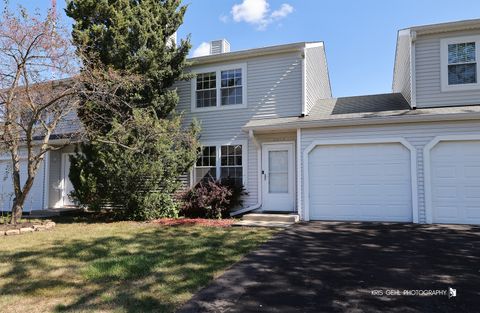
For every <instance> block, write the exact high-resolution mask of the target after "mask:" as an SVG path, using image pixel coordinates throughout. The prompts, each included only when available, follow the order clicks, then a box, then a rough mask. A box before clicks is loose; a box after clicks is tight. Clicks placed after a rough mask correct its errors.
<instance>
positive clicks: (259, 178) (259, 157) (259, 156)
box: [230, 130, 262, 216]
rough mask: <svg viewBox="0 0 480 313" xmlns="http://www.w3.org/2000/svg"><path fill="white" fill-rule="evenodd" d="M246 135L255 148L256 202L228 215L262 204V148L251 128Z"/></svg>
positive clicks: (240, 212) (248, 210)
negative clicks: (256, 173)
mask: <svg viewBox="0 0 480 313" xmlns="http://www.w3.org/2000/svg"><path fill="white" fill-rule="evenodd" d="M248 137H249V138H250V140H252V142H253V144H254V145H255V148H257V172H258V175H257V182H258V188H257V193H258V196H257V203H255V204H254V205H251V206H249V207H246V208H243V209H240V210H237V211H235V212H232V213H230V216H236V215H240V214H243V213H247V212H250V211H253V210H258V209H260V208H261V206H262V171H261V168H262V149H261V146H260V144H259V143H258V141H257V140H256V139H255V136H254V134H253V130H249V131H248Z"/></svg>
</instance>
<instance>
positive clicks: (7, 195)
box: [0, 154, 46, 212]
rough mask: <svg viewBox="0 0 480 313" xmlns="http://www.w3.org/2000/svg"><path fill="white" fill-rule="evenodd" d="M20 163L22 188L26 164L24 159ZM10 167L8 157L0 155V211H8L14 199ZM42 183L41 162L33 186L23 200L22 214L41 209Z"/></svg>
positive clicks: (43, 197)
mask: <svg viewBox="0 0 480 313" xmlns="http://www.w3.org/2000/svg"><path fill="white" fill-rule="evenodd" d="M23 155H25V154H23ZM20 162H21V163H20V183H21V184H22V186H23V184H24V183H25V180H26V178H27V162H26V159H22V160H21V161H20ZM11 166H12V165H11V159H10V158H9V155H7V154H3V155H0V211H10V210H11V205H12V201H13V198H14V191H13V182H12V178H11ZM44 181H45V166H44V162H42V163H41V164H40V167H39V168H38V171H37V174H36V175H35V179H34V181H33V186H32V188H31V189H30V192H29V193H28V196H27V199H26V200H25V203H24V206H23V210H24V212H29V211H31V210H41V209H43V203H44V199H45V196H46V195H45V193H44V191H45V188H44Z"/></svg>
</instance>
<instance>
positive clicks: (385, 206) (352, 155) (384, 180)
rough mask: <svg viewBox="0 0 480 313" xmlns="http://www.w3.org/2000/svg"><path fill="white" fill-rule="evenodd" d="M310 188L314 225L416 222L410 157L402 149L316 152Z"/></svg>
mask: <svg viewBox="0 0 480 313" xmlns="http://www.w3.org/2000/svg"><path fill="white" fill-rule="evenodd" d="M347 164H348V165H347ZM327 168H328V169H327ZM308 183H309V185H310V186H309V194H310V197H309V200H310V218H311V219H321V220H359V221H368V220H372V221H411V220H412V196H411V164H410V151H409V150H408V149H407V148H406V147H404V146H403V145H402V144H400V143H398V144H397V143H392V144H358V145H337V146H332V145H329V146H317V147H316V148H315V149H313V150H312V151H311V152H310V154H309V181H308Z"/></svg>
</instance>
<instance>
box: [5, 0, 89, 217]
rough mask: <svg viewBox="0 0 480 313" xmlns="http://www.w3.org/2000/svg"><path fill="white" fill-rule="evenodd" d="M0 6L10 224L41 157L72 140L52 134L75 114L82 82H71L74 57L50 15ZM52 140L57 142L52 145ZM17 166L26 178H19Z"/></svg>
mask: <svg viewBox="0 0 480 313" xmlns="http://www.w3.org/2000/svg"><path fill="white" fill-rule="evenodd" d="M5 7H6V8H5V11H4V12H3V15H2V16H1V19H0V136H1V137H0V146H3V149H4V151H6V153H8V154H9V155H10V157H11V162H12V163H11V165H12V167H11V171H12V173H11V176H12V183H13V187H14V188H13V189H14V199H13V203H12V219H11V223H16V222H17V220H18V219H19V218H21V216H22V210H23V205H24V203H25V200H26V197H27V195H28V193H29V191H30V189H31V188H32V185H33V183H34V179H35V175H36V174H37V172H38V169H39V167H40V166H41V163H42V162H43V160H44V158H45V154H46V153H47V152H48V151H51V150H54V149H60V148H62V147H63V146H64V145H66V144H68V143H70V142H71V140H72V138H73V136H74V135H75V134H72V133H70V134H68V133H64V132H60V131H57V130H58V127H59V125H60V124H62V123H63V121H64V120H65V119H66V117H67V116H69V115H70V114H75V111H76V106H77V104H78V97H77V95H78V90H79V88H78V86H77V83H78V82H79V81H81V79H78V80H77V79H72V78H71V77H77V76H76V75H77V73H78V65H79V62H78V58H76V54H75V49H74V48H73V46H72V44H71V42H70V35H69V33H68V31H67V29H66V28H65V27H62V26H60V25H59V24H58V21H57V18H56V16H55V14H54V11H53V10H52V11H50V12H49V14H47V16H46V17H42V16H41V15H39V14H34V15H30V14H28V13H27V12H26V10H25V9H23V8H20V9H19V10H18V12H12V11H11V10H9V9H8V6H7V5H5ZM52 138H55V139H58V140H55V144H54V143H53V140H52ZM59 142H60V144H59ZM0 150H1V148H0ZM22 166H26V175H24V176H26V177H21V167H22Z"/></svg>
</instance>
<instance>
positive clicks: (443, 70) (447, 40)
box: [440, 36, 480, 92]
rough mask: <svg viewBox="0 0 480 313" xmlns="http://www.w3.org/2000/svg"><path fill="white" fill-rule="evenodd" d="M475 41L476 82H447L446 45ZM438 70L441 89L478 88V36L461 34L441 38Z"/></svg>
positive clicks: (479, 52)
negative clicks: (453, 83) (451, 83)
mask: <svg viewBox="0 0 480 313" xmlns="http://www.w3.org/2000/svg"><path fill="white" fill-rule="evenodd" d="M468 42H474V43H475V62H476V71H477V82H476V83H466V84H455V85H449V84H448V65H449V64H448V45H451V44H460V43H468ZM440 59H441V60H440V66H441V69H440V72H441V91H442V92H449V91H462V90H474V89H480V77H479V75H480V36H462V37H451V38H443V39H441V40H440Z"/></svg>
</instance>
